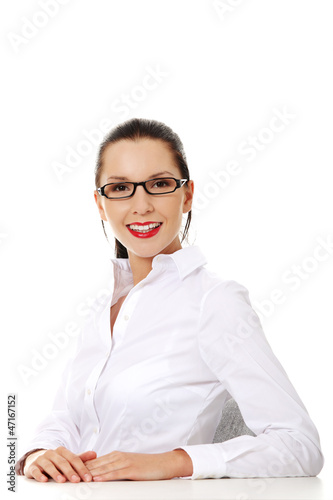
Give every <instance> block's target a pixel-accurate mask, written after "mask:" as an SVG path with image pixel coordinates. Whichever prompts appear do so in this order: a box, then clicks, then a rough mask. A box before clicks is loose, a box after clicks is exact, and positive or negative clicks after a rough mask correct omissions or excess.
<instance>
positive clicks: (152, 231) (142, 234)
mask: <svg viewBox="0 0 333 500" xmlns="http://www.w3.org/2000/svg"><path fill="white" fill-rule="evenodd" d="M157 224H159V226H157ZM152 225H153V226H154V227H148V226H152ZM130 226H132V228H131V227H130ZM133 226H136V227H135V228H134V227H133ZM140 226H141V227H142V228H143V227H144V228H145V229H142V231H141V230H140ZM161 226H162V222H155V221H147V222H132V224H128V225H127V226H126V227H127V229H128V230H129V232H130V233H131V234H133V236H136V238H151V237H152V236H155V235H156V234H157V233H158V232H159V230H160V228H161Z"/></svg>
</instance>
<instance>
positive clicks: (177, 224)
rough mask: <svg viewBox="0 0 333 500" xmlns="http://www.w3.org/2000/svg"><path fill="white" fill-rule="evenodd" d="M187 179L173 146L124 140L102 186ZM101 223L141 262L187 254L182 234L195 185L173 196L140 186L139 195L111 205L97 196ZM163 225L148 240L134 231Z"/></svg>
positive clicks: (108, 154)
mask: <svg viewBox="0 0 333 500" xmlns="http://www.w3.org/2000/svg"><path fill="white" fill-rule="evenodd" d="M156 177H158V178H163V177H174V178H175V179H181V178H182V175H181V172H180V170H179V168H178V166H177V165H176V164H175V161H174V159H173V155H172V153H171V152H170V151H169V149H168V146H167V145H166V144H165V143H164V142H163V141H161V140H156V139H139V140H138V141H132V140H121V141H119V142H117V143H115V144H110V145H109V146H108V147H107V148H106V149H105V151H104V155H103V167H102V173H101V176H100V185H101V186H104V185H105V184H108V183H111V182H122V181H128V182H130V181H131V182H141V181H146V180H148V179H154V178H156ZM94 195H95V201H96V203H97V206H98V210H99V213H100V216H101V218H102V219H103V220H104V221H108V223H109V224H110V227H111V229H112V232H113V234H114V236H115V237H116V238H117V239H118V240H119V241H120V242H121V243H122V244H123V245H124V246H125V247H126V248H127V251H128V253H129V255H130V253H133V254H135V255H137V256H140V257H154V256H155V255H157V254H159V253H173V252H175V251H176V250H180V249H181V244H180V240H179V231H180V228H181V224H182V215H183V214H184V213H187V212H189V210H190V209H191V205H192V198H193V181H189V182H188V186H185V185H184V186H183V187H181V188H179V189H176V191H174V192H173V193H169V194H163V195H157V196H154V195H150V194H148V193H147V192H146V191H145V190H144V188H143V186H137V188H136V191H135V194H134V196H132V197H131V198H124V199H118V200H109V199H107V198H105V196H101V195H99V194H98V192H97V191H95V193H94ZM146 223H160V224H161V225H160V226H159V228H158V229H157V230H154V231H151V235H150V233H143V234H145V235H147V236H146V237H143V235H142V233H141V235H140V234H139V233H138V232H135V231H133V229H135V228H133V227H132V228H130V227H129V226H130V225H133V224H146Z"/></svg>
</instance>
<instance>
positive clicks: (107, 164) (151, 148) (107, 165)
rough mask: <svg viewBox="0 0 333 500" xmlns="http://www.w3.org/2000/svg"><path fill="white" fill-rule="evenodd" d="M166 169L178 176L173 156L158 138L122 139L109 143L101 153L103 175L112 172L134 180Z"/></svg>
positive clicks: (106, 175) (105, 175)
mask: <svg viewBox="0 0 333 500" xmlns="http://www.w3.org/2000/svg"><path fill="white" fill-rule="evenodd" d="M164 170H168V171H169V172H170V173H171V174H173V175H175V176H178V175H179V169H178V166H177V165H176V163H175V160H174V156H173V154H172V152H171V151H170V149H169V147H168V145H167V144H165V142H163V141H161V140H158V139H139V140H136V141H133V140H128V139H123V140H121V141H118V142H116V143H115V144H110V145H109V146H107V147H106V148H105V150H104V154H103V176H104V177H109V176H110V175H112V174H114V175H117V176H124V177H127V178H131V179H133V180H136V178H140V179H139V180H142V176H144V177H145V178H149V177H150V176H151V175H155V173H158V172H161V171H164Z"/></svg>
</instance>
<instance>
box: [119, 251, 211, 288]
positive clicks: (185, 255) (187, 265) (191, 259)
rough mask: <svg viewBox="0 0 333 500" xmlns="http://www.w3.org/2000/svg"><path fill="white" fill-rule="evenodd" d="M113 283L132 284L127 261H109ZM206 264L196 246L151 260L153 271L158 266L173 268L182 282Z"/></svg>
mask: <svg viewBox="0 0 333 500" xmlns="http://www.w3.org/2000/svg"><path fill="white" fill-rule="evenodd" d="M111 262H112V264H113V271H114V277H115V282H116V283H117V282H118V283H120V281H121V282H122V284H123V285H130V284H133V274H132V270H131V266H130V263H129V259H120V258H115V259H111ZM205 264H207V260H206V258H205V256H204V255H203V253H202V252H201V250H200V248H199V246H198V245H192V246H189V247H185V248H181V249H180V250H177V251H176V252H174V253H170V254H159V255H156V256H155V257H154V258H153V260H152V267H153V269H155V268H157V267H158V266H162V267H163V268H168V267H170V266H171V267H175V268H176V270H177V271H178V274H179V278H180V279H181V280H183V279H184V278H185V277H186V276H188V275H189V274H191V273H192V272H193V271H195V270H196V269H197V268H198V267H202V266H204V265H205Z"/></svg>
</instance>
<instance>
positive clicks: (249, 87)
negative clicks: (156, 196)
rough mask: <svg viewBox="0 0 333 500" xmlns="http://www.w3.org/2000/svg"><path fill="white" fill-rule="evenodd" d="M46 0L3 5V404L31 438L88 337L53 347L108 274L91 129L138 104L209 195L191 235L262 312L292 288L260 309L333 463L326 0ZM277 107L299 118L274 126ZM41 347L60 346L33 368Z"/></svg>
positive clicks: (200, 197)
mask: <svg viewBox="0 0 333 500" xmlns="http://www.w3.org/2000/svg"><path fill="white" fill-rule="evenodd" d="M54 1H55V0H54ZM43 3H44V4H46V3H47V2H46V0H45V1H44V2H43V0H41V1H32V0H29V1H27V0H24V1H23V0H20V1H15V2H6V3H3V4H2V6H1V13H0V17H1V19H2V21H1V35H2V37H1V54H2V61H3V62H2V91H1V101H2V102H1V109H2V111H1V115H2V120H1V121H2V130H1V138H2V146H1V197H0V203H1V212H0V259H1V264H0V265H1V334H2V341H3V343H4V348H3V350H2V366H3V367H4V368H3V371H4V373H5V377H4V382H5V383H4V384H3V388H2V395H1V399H2V401H1V404H2V405H5V403H6V398H7V394H8V393H16V394H18V420H17V428H18V436H19V452H20V449H22V448H23V446H24V444H25V443H26V441H28V440H29V438H30V436H31V434H32V430H33V427H34V426H35V424H37V423H38V422H39V421H40V419H41V418H42V416H43V415H44V414H46V413H47V412H48V411H49V409H50V407H51V404H52V400H53V396H54V392H55V390H56V387H57V384H58V380H59V377H60V375H61V372H62V369H63V367H64V364H65V362H66V360H67V359H68V357H69V356H70V354H71V353H72V351H73V348H74V346H75V339H76V337H72V338H70V337H69V336H68V335H63V336H62V338H64V339H67V341H68V343H67V345H66V346H65V347H62V348H56V347H54V343H53V348H52V346H51V350H50V349H49V350H47V349H48V347H47V346H48V345H49V344H50V343H51V344H52V341H51V340H50V333H51V334H52V333H53V334H57V333H59V332H62V333H63V332H64V330H65V329H66V327H68V324H69V323H71V322H74V323H75V324H76V325H77V326H79V325H81V324H82V321H83V320H84V316H83V314H82V311H84V310H85V308H86V305H87V304H88V302H89V300H90V298H94V297H96V296H98V293H99V292H100V291H101V290H102V289H103V288H106V287H108V286H109V283H108V272H109V269H110V264H109V258H110V257H113V245H112V246H110V245H108V244H107V242H106V240H105V237H104V234H103V231H102V227H101V224H100V218H99V215H98V212H97V209H96V206H95V202H94V199H93V190H94V175H93V171H94V166H95V159H96V153H97V142H98V141H97V140H96V144H94V145H92V143H91V142H90V143H88V146H87V138H86V135H85V132H84V131H86V134H87V133H88V132H91V131H93V130H95V133H96V134H97V132H96V129H98V127H99V126H100V123H101V122H102V121H103V120H104V119H108V120H110V123H111V126H113V125H115V124H117V123H119V122H121V121H124V119H127V118H131V117H134V116H136V117H145V118H152V119H157V120H160V121H163V122H165V123H166V124H168V125H169V126H171V127H172V128H173V129H174V130H175V131H176V132H177V133H178V134H179V135H180V137H181V139H182V141H183V143H184V146H185V150H186V153H187V158H188V162H189V168H190V172H191V177H192V179H193V180H194V182H195V186H196V195H197V207H199V206H200V209H199V208H197V210H196V214H195V215H194V219H193V226H192V229H191V231H190V238H189V242H190V244H193V243H194V244H198V245H199V246H200V247H201V249H202V251H203V252H204V253H205V254H206V256H207V258H208V261H209V267H210V268H212V269H215V270H216V271H217V272H218V273H219V274H220V275H221V276H223V277H225V278H228V279H229V278H230V279H235V280H237V281H239V282H240V283H242V284H243V285H245V286H246V287H247V288H248V290H249V292H250V298H251V301H252V303H253V305H254V306H255V309H256V310H257V311H258V307H259V304H260V303H263V301H267V300H268V299H269V298H270V295H271V293H272V291H273V290H274V289H279V290H280V296H281V297H283V303H281V304H277V305H275V306H273V305H272V303H271V309H270V311H269V313H268V312H267V313H266V314H265V315H264V317H262V324H263V327H264V330H265V333H266V336H267V338H268V340H269V342H270V344H271V346H272V348H273V350H274V351H275V353H276V355H277V356H278V358H279V360H280V361H281V363H282V364H283V366H284V367H285V369H286V371H287V373H288V375H289V377H290V378H291V380H292V382H293V384H294V385H295V387H296V389H297V391H298V392H299V394H300V396H301V398H302V399H303V401H304V403H305V405H306V407H307V409H308V411H309V413H310V415H311V417H312V418H313V420H314V422H315V424H316V425H317V427H318V430H319V433H320V436H321V441H322V448H323V451H324V455H325V457H326V464H325V467H324V469H323V471H322V473H321V474H320V477H325V476H326V475H328V471H329V470H330V469H332V465H333V464H332V461H333V457H332V447H331V446H330V444H331V443H332V436H331V424H330V423H331V420H332V418H331V417H332V415H331V412H330V411H331V410H330V409H331V408H332V405H331V401H330V400H331V394H332V386H331V384H332V361H331V347H332V341H331V337H332V333H333V332H332V323H333V322H332V277H333V250H331V251H330V252H331V253H328V252H327V251H326V253H325V250H321V253H320V255H321V256H322V259H321V260H320V261H318V259H316V258H315V257H314V255H319V254H317V253H315V249H316V247H318V244H319V243H318V241H327V240H330V241H332V239H333V229H332V208H333V207H332V183H331V182H330V181H331V180H332V174H331V171H332V116H333V104H332V88H333V81H332V72H331V66H332V63H331V61H332V41H333V34H332V5H331V2H330V1H329V0H326V1H324V0H323V1H317V2H313V1H309V0H296V1H290V0H279V1H267V0H243V1H231V0H230V1H228V0H226V1H225V2H220V4H222V3H223V4H224V5H226V6H228V5H229V9H228V10H226V11H225V13H223V12H222V10H221V9H220V10H219V9H217V8H216V7H215V6H214V2H213V1H209V0H163V1H157V0H124V1H121V2H120V1H115V0H111V1H110V0H109V1H108V0H94V1H87V0H82V1H79V0H70V1H68V2H66V1H65V0H63V1H62V3H63V5H61V6H60V5H59V4H58V3H57V2H56V5H58V8H57V11H56V10H55V8H53V11H52V15H51V11H50V10H49V14H46V13H45V12H46V8H45V5H44V8H43V7H42V5H43ZM51 3H52V2H50V3H49V9H51V7H50V4H51ZM41 13H42V14H41ZM36 25H37V26H36ZM152 71H155V73H156V72H157V73H158V74H159V75H160V76H159V77H156V79H155V80H153V77H150V78H149V79H148V77H147V75H148V74H149V72H152ZM148 81H149V84H150V85H149V86H150V89H147V88H145V85H146V87H147V86H148V85H147V82H148ZM152 87H154V88H152ZM128 98H129V99H130V101H127V102H128V104H126V103H125V101H126V99H128ZM274 110H275V111H274ZM276 110H278V112H280V113H283V112H284V113H287V115H288V116H289V117H292V118H289V123H288V124H284V126H282V125H283V122H281V121H280V122H279V123H280V126H281V129H282V128H283V130H281V131H279V132H273V133H270V132H269V131H267V127H268V126H269V124H270V123H272V121H271V120H272V117H273V116H274V113H276ZM251 137H252V138H253V137H257V138H259V146H260V148H261V149H260V151H259V150H253V151H255V153H254V154H253V155H252V156H254V158H253V159H252V158H251V161H249V157H250V155H249V154H247V155H245V154H244V149H243V153H242V150H240V149H239V148H240V147H241V145H242V144H243V148H244V142H247V141H249V140H253V139H251ZM82 141H86V142H85V145H86V150H85V152H84V154H81V155H78V156H77V158H76V162H77V165H76V166H75V167H73V166H72V167H71V168H69V167H68V165H67V171H66V172H65V173H63V174H62V175H59V171H58V173H57V172H56V169H55V165H56V164H58V166H59V164H62V165H65V164H66V155H67V156H68V155H69V151H73V150H76V151H77V150H78V149H79V150H80V146H79V144H81V146H82ZM263 141H266V143H265V144H264V142H263ZM82 148H84V146H82ZM89 148H90V152H89V153H87V151H88V150H89ZM81 153H82V150H81ZM230 161H237V162H238V165H239V168H238V173H237V175H233V176H232V177H231V178H230V179H229V183H226V185H225V186H224V187H222V186H221V185H220V186H219V185H218V183H216V182H214V181H213V180H212V175H214V174H212V173H214V172H215V174H216V175H217V173H220V175H223V173H221V172H222V171H224V172H225V171H226V166H227V164H228V162H230ZM199 202H200V203H199ZM318 238H321V240H318ZM110 240H111V242H112V243H113V241H112V235H111V236H110ZM295 265H296V266H300V270H301V272H302V273H303V275H302V276H303V277H302V278H299V286H298V288H297V289H296V290H293V289H292V286H291V283H290V282H289V283H287V282H286V281H285V280H284V278H283V276H289V277H290V276H291V275H292V272H293V271H292V266H295ZM281 302H282V300H281ZM267 311H268V309H267ZM52 349H53V350H52ZM36 352H37V353H38V354H39V355H40V356H43V353H44V354H45V353H48V356H49V357H50V355H53V359H45V356H44V364H43V365H41V364H40V369H39V370H35V374H34V375H29V376H26V378H25V380H24V377H23V376H22V366H24V367H25V368H29V369H31V368H32V363H33V360H34V358H36ZM50 353H51V354H50ZM36 362H37V361H36V359H35V363H36ZM40 363H41V362H40ZM35 366H36V365H35ZM19 370H21V372H20V371H19ZM1 418H2V421H1V425H2V429H4V431H5V432H6V428H7V427H6V426H7V421H6V414H5V413H4V412H2V417H1ZM3 448H4V445H3ZM19 452H18V453H19ZM1 455H2V459H1V460H2V464H3V467H2V470H5V468H6V467H7V465H6V452H4V453H1Z"/></svg>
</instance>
